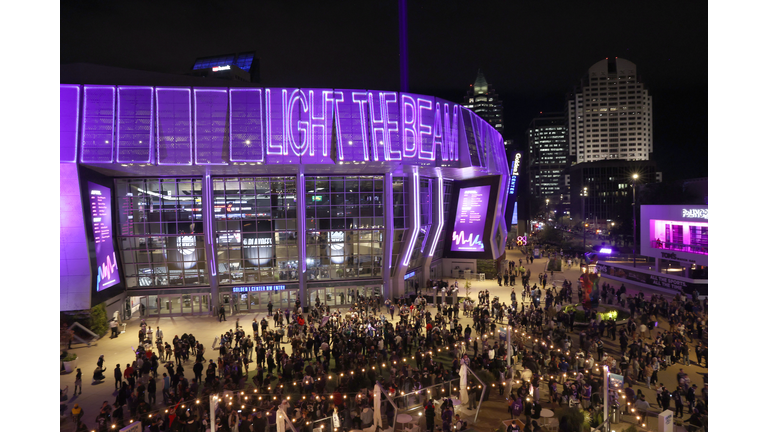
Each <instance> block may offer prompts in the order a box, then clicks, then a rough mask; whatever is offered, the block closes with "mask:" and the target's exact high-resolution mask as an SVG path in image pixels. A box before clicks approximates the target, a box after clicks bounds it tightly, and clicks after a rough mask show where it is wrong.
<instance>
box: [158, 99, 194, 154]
mask: <svg viewBox="0 0 768 432" xmlns="http://www.w3.org/2000/svg"><path fill="white" fill-rule="evenodd" d="M160 92H187V113H188V116H189V118H188V121H189V129H188V130H189V137H188V138H189V141H187V144H188V146H189V159H188V160H187V161H186V162H181V163H179V162H178V159H176V160H174V162H170V163H169V162H165V163H164V162H162V159H163V158H161V154H162V151H163V150H165V151H166V152H167V151H168V149H167V147H168V146H169V145H170V144H165V143H164V142H163V139H162V138H163V137H165V134H163V131H162V130H161V129H168V128H166V127H164V126H163V123H161V121H160V120H161V118H160V117H161V115H162V109H161V105H160ZM155 98H156V100H157V125H158V127H157V164H158V165H192V160H193V156H192V89H190V88H174V87H165V88H164V87H156V88H155ZM172 105H173V103H172ZM171 118H172V119H173V118H175V116H172V117H171ZM171 122H173V120H171ZM175 129H176V128H175V125H172V126H171V127H170V130H171V131H172V132H174V133H175V132H176V130H175ZM177 137H179V135H176V134H174V136H173V143H174V144H176V138H177ZM169 138H170V137H169ZM176 153H177V152H173V153H171V155H170V156H166V159H174V157H175V156H177V154H176Z"/></svg>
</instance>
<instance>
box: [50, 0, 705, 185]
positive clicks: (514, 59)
mask: <svg viewBox="0 0 768 432" xmlns="http://www.w3.org/2000/svg"><path fill="white" fill-rule="evenodd" d="M85 5H86V3H74V4H63V5H62V10H61V18H62V23H66V24H65V25H63V26H62V32H61V62H62V63H72V62H89V63H97V64H105V65H110V66H117V67H126V68H135V69H144V70H155V71H163V72H170V73H183V72H186V71H187V70H189V69H191V66H192V63H193V62H194V60H195V59H196V58H198V57H203V56H209V55H217V54H223V53H228V52H241V51H249V50H254V51H255V52H256V57H258V58H259V59H260V66H261V74H260V75H261V82H260V83H259V84H258V85H259V86H264V87H268V86H275V87H277V86H294V87H313V86H317V87H326V88H327V87H341V88H368V89H381V90H399V86H400V83H399V73H398V66H399V55H398V22H397V13H398V11H397V3H396V2H392V3H391V4H390V3H386V4H379V5H365V6H361V5H355V6H352V7H343V6H341V5H333V4H331V5H323V6H322V7H321V6H318V5H312V4H308V5H306V7H302V8H295V10H294V9H292V10H291V11H290V13H288V12H289V11H286V10H283V9H284V8H286V7H287V6H284V5H274V4H265V5H256V6H252V7H250V8H249V7H248V6H245V5H240V6H237V5H230V6H226V7H220V6H212V5H204V4H184V7H181V8H180V7H179V6H178V5H177V4H174V3H169V4H156V5H152V6H151V7H146V6H144V5H136V6H133V5H129V4H119V3H116V4H108V5H106V4H89V6H85ZM486 11H494V13H486ZM706 12H707V11H706V5H701V6H699V7H697V8H694V9H691V8H688V7H685V6H684V5H667V4H664V5H655V6H654V7H653V8H634V7H632V6H631V5H615V4H612V3H605V4H604V5H600V4H597V5H595V6H593V7H590V8H586V7H584V6H579V5H572V4H568V3H560V4H557V7H551V5H550V6H544V5H519V6H518V5H515V6H514V7H513V6H510V5H507V4H506V3H501V2H479V3H472V4H471V7H470V4H463V3H461V2H440V3H436V2H426V3H425V2H419V3H415V2H412V3H411V4H409V6H408V37H409V44H408V46H409V57H408V60H409V87H410V89H409V90H410V91H412V92H414V93H421V94H430V95H434V96H438V97H442V98H444V99H447V100H451V101H454V102H461V101H462V99H463V97H464V95H465V94H466V89H467V88H468V86H469V84H472V83H473V82H474V79H475V77H476V73H477V70H478V68H479V69H482V71H483V73H484V74H485V76H486V78H487V80H488V82H490V83H492V84H493V85H494V88H495V89H496V90H497V92H498V93H499V97H500V98H501V99H502V100H503V101H504V102H505V104H504V119H505V124H504V127H505V138H507V139H513V140H514V141H515V146H516V147H518V148H520V149H523V148H524V145H525V144H524V143H525V129H526V127H527V125H528V123H529V122H530V121H531V119H532V118H533V117H535V115H536V114H538V113H539V112H540V111H544V112H548V111H549V112H552V111H560V110H564V108H565V97H566V94H567V93H568V92H569V91H571V90H572V89H573V87H574V86H576V85H577V84H578V83H579V82H580V80H581V78H582V77H583V75H584V73H585V71H586V70H587V69H588V68H589V66H590V65H592V64H594V63H595V62H596V61H599V60H600V59H602V58H605V57H621V58H626V59H627V60H629V61H632V62H633V63H635V64H636V65H637V67H638V69H639V72H640V78H641V79H642V80H643V82H644V83H647V85H648V88H649V90H650V92H651V93H652V94H653V95H654V111H655V114H656V116H654V117H655V118H656V119H655V120H654V130H655V131H654V132H655V133H654V142H655V144H654V154H653V158H654V159H655V160H658V161H659V169H660V170H661V171H664V172H669V175H667V176H665V178H666V179H670V180H675V179H684V178H692V177H705V176H707V171H706V160H707V159H706V142H707V128H706V117H707V110H706V94H707V90H706V83H707V73H706V71H707V65H706V59H707V55H706V48H707V44H706V33H707V22H706ZM263 16H291V19H292V21H291V23H290V24H289V23H288V22H286V21H285V20H264V19H262V18H261V17H263ZM574 16H575V17H578V19H576V18H574ZM531 17H541V18H540V19H531ZM616 17H622V19H621V20H617V19H616ZM480 18H482V23H481V22H478V20H480ZM136 22H143V23H144V25H142V26H140V27H141V28H140V29H139V28H137V27H136V26H135V23H136ZM436 22H439V23H440V25H435V23H436ZM679 22H684V25H679V24H677V23H679ZM203 28H219V29H221V30H222V31H220V32H209V31H201V29H203ZM648 28H653V29H654V31H653V32H646V31H645V29H648ZM147 29H149V30H147ZM633 29H635V30H633ZM576 34H583V35H584V37H582V38H578V37H572V36H574V35H576ZM95 35H98V37H94V36H95ZM542 35H546V36H542ZM587 41H589V42H587ZM592 41H594V42H592ZM307 68H310V69H311V71H312V72H311V73H307V72H306V71H307ZM681 113H682V114H684V115H680V114H681ZM683 162H689V163H683ZM673 168H674V169H673Z"/></svg>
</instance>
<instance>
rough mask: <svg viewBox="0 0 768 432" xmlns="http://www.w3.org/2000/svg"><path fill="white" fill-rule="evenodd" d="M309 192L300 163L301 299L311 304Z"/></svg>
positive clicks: (297, 225)
mask: <svg viewBox="0 0 768 432" xmlns="http://www.w3.org/2000/svg"><path fill="white" fill-rule="evenodd" d="M306 216H307V194H306V182H305V181H304V166H303V165H299V170H298V172H297V173H296V227H297V229H298V233H297V234H298V235H297V236H296V238H297V239H298V242H299V243H298V246H299V248H298V249H299V297H298V298H299V301H300V302H301V306H302V307H304V306H309V300H308V295H307V217H306Z"/></svg>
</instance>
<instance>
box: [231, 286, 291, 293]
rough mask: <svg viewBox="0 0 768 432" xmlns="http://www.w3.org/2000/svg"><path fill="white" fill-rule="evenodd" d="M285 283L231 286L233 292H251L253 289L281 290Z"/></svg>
mask: <svg viewBox="0 0 768 432" xmlns="http://www.w3.org/2000/svg"><path fill="white" fill-rule="evenodd" d="M284 289H285V285H258V286H238V287H233V288H232V292H233V293H243V292H253V291H282V290H284Z"/></svg>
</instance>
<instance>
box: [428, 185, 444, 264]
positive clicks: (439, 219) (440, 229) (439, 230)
mask: <svg viewBox="0 0 768 432" xmlns="http://www.w3.org/2000/svg"><path fill="white" fill-rule="evenodd" d="M437 190H438V194H437V207H438V211H437V231H435V235H434V236H432V246H430V247H429V256H432V255H434V254H435V248H436V247H437V241H438V239H439V238H440V236H441V235H442V234H441V233H442V232H443V222H444V221H443V219H444V218H445V215H444V214H443V213H444V212H445V210H444V205H445V203H444V200H445V191H444V189H443V173H442V172H440V170H437Z"/></svg>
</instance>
